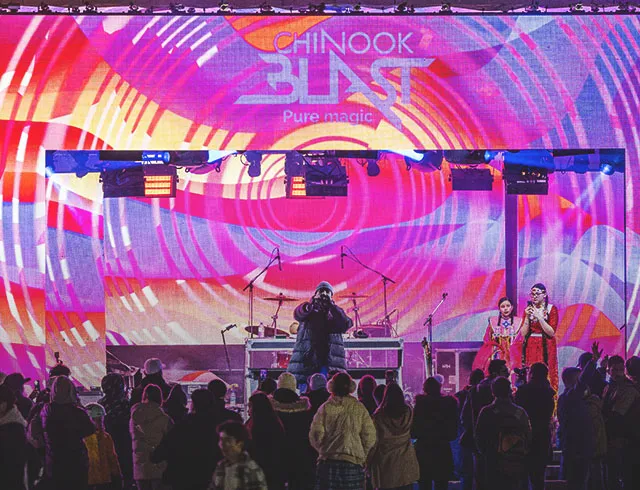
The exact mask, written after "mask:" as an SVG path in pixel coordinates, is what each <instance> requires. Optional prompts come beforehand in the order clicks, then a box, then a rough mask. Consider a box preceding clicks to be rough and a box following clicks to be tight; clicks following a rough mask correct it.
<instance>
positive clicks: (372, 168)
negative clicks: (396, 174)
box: [367, 160, 380, 177]
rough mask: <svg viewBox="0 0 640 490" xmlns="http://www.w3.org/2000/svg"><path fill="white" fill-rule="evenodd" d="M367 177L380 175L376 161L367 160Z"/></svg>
mask: <svg viewBox="0 0 640 490" xmlns="http://www.w3.org/2000/svg"><path fill="white" fill-rule="evenodd" d="M367 175H368V176H369V177H376V176H378V175H380V166H379V165H378V161H377V160H367Z"/></svg>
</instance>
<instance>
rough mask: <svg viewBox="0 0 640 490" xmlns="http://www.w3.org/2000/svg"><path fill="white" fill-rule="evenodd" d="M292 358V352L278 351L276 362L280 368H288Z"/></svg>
mask: <svg viewBox="0 0 640 490" xmlns="http://www.w3.org/2000/svg"><path fill="white" fill-rule="evenodd" d="M290 360H291V352H278V353H276V364H277V365H278V367H279V368H280V369H287V368H288V367H289V361H290Z"/></svg>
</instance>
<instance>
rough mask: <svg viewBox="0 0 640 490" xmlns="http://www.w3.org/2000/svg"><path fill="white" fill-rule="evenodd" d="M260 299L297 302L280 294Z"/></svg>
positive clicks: (295, 299)
mask: <svg viewBox="0 0 640 490" xmlns="http://www.w3.org/2000/svg"><path fill="white" fill-rule="evenodd" d="M262 299H264V300H267V301H298V298H290V297H289V296H285V295H284V294H282V293H280V294H279V295H278V296H269V297H267V298H262Z"/></svg>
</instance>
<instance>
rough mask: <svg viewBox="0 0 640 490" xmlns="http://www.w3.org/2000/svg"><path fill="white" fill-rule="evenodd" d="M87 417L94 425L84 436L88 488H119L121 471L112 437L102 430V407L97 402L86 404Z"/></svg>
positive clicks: (104, 489) (108, 489)
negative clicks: (87, 464) (94, 427)
mask: <svg viewBox="0 0 640 490" xmlns="http://www.w3.org/2000/svg"><path fill="white" fill-rule="evenodd" d="M87 411H88V412H89V417H91V420H92V421H93V424H94V425H95V426H96V431H95V432H94V433H93V434H91V435H90V436H88V437H85V438H84V444H85V446H87V452H88V454H89V488H90V489H91V490H120V489H121V488H122V473H121V472H120V465H119V464H118V457H117V455H116V450H115V447H114V445H113V439H111V436H110V435H109V433H108V432H105V430H104V416H105V415H106V412H105V410H104V407H103V406H102V405H100V404H98V403H89V405H87Z"/></svg>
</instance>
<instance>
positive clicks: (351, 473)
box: [309, 373, 376, 490]
mask: <svg viewBox="0 0 640 490" xmlns="http://www.w3.org/2000/svg"><path fill="white" fill-rule="evenodd" d="M328 388H329V392H331V397H330V398H329V400H327V402H326V403H325V404H324V405H322V406H321V407H320V409H319V410H318V413H316V415H315V417H314V418H313V422H312V423H311V430H310V432H309V440H310V442H311V445H312V446H313V447H314V448H315V450H316V451H318V465H317V467H316V486H315V488H316V490H361V489H362V488H363V486H364V465H365V463H366V461H367V458H368V456H369V452H370V451H371V449H372V448H373V446H374V445H375V443H376V428H375V426H374V425H373V421H372V420H371V416H370V415H369V412H367V409H366V408H365V406H364V405H363V404H362V403H360V402H359V401H358V400H356V398H354V397H353V396H351V394H352V393H354V392H355V391H356V384H355V382H354V381H353V379H351V376H349V375H348V374H347V373H337V374H335V375H334V376H333V378H331V381H329V386H328Z"/></svg>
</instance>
